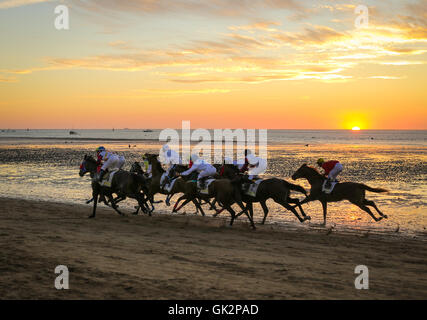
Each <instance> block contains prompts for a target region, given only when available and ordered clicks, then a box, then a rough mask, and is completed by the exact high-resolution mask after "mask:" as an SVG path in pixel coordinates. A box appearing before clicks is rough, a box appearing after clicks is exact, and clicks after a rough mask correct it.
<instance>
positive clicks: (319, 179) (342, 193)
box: [292, 164, 388, 225]
mask: <svg viewBox="0 0 427 320" xmlns="http://www.w3.org/2000/svg"><path fill="white" fill-rule="evenodd" d="M301 178H304V179H307V180H308V182H309V183H310V185H311V190H310V195H309V196H307V198H305V199H304V200H303V201H302V202H301V204H303V203H307V202H310V201H315V200H318V201H320V202H321V203H322V207H323V225H325V224H326V213H327V203H328V202H337V201H342V200H348V201H350V202H351V203H353V204H355V205H356V206H358V207H359V208H360V209H362V210H364V211H366V212H367V213H368V214H369V215H370V216H371V217H372V218H373V219H374V220H375V221H380V220H381V219H383V218H387V216H386V215H385V214H383V213H382V212H381V211H380V210H379V209H378V208H377V206H376V205H375V203H374V202H373V201H370V200H367V199H366V198H365V194H366V191H370V192H377V193H380V192H388V191H387V190H385V189H381V188H371V187H368V186H367V185H364V184H362V183H355V182H342V183H338V184H336V185H335V188H334V189H333V191H332V193H331V194H326V193H324V192H323V191H322V186H323V183H324V181H325V177H324V176H323V175H321V174H320V173H319V172H318V171H317V170H316V169H314V168H312V167H309V166H307V165H306V164H303V165H302V166H301V168H299V169H298V170H297V171H296V172H295V173H294V174H293V175H292V179H294V180H296V179H301ZM367 206H371V207H373V208H374V209H375V210H376V211H377V212H378V213H379V214H380V217H379V218H377V217H375V215H374V214H373V213H372V211H371V210H370V209H369V208H368V207H367Z"/></svg>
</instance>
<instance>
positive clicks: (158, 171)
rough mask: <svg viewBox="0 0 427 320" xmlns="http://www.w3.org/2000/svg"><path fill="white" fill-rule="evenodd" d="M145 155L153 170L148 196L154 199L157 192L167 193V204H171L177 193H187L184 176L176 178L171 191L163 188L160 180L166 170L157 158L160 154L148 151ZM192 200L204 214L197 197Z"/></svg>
mask: <svg viewBox="0 0 427 320" xmlns="http://www.w3.org/2000/svg"><path fill="white" fill-rule="evenodd" d="M145 157H146V158H147V159H148V162H149V163H150V164H151V170H152V178H151V182H150V184H149V188H148V189H149V192H148V198H149V199H152V198H153V197H154V195H155V194H156V193H161V194H165V195H167V198H166V205H169V201H170V199H171V197H172V196H173V195H174V194H175V193H185V190H186V183H187V182H186V181H185V180H184V179H182V178H176V179H177V181H175V184H174V186H173V188H172V190H171V191H170V192H167V191H166V190H163V189H162V188H161V183H160V181H161V179H162V176H163V174H164V173H165V170H163V168H162V165H161V163H160V162H159V160H158V159H157V157H158V156H157V155H156V154H149V153H146V154H145ZM175 170H176V172H183V171H184V170H185V169H184V166H182V165H179V166H178V167H176V168H175ZM191 201H192V202H193V203H194V205H195V206H196V209H197V210H200V211H201V213H202V215H204V212H203V210H202V209H201V207H200V204H199V203H198V201H197V199H192V200H191ZM175 207H176V205H175Z"/></svg>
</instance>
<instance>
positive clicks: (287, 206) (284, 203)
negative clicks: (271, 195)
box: [273, 199, 304, 222]
mask: <svg viewBox="0 0 427 320" xmlns="http://www.w3.org/2000/svg"><path fill="white" fill-rule="evenodd" d="M273 200H274V201H275V202H276V203H278V204H280V205H281V206H282V207H284V208H285V209H287V210H289V211H291V212H292V213H293V214H294V215H295V216H296V217H297V218H298V220H299V222H304V219H302V218H301V217H300V216H299V214H298V212H297V211H296V210H295V208H294V207H292V206H291V205H290V204H289V203H287V202H286V201H284V200H282V199H273Z"/></svg>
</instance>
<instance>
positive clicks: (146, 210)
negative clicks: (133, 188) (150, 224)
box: [135, 193, 151, 216]
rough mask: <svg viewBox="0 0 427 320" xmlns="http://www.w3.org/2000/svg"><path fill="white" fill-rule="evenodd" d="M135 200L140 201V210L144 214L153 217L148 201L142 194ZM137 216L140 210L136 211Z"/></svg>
mask: <svg viewBox="0 0 427 320" xmlns="http://www.w3.org/2000/svg"><path fill="white" fill-rule="evenodd" d="M135 198H136V201H138V205H139V208H141V210H142V211H143V212H144V213H148V215H149V216H151V211H150V209H149V207H148V205H147V200H145V198H144V196H143V195H142V194H141V193H140V194H137V195H136V197H135ZM136 214H138V210H137V211H136Z"/></svg>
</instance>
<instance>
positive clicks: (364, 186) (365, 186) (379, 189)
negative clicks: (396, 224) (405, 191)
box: [360, 184, 388, 193]
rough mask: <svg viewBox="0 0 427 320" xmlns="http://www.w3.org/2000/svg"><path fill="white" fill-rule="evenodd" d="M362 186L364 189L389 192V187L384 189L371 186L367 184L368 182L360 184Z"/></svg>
mask: <svg viewBox="0 0 427 320" xmlns="http://www.w3.org/2000/svg"><path fill="white" fill-rule="evenodd" d="M360 186H361V187H362V189H364V190H367V191H370V192H377V193H381V192H388V190H387V189H383V188H371V187H369V186H367V185H366V184H360Z"/></svg>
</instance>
